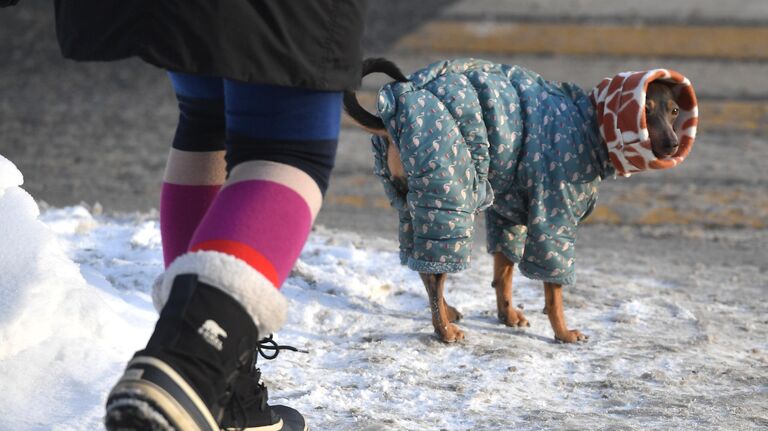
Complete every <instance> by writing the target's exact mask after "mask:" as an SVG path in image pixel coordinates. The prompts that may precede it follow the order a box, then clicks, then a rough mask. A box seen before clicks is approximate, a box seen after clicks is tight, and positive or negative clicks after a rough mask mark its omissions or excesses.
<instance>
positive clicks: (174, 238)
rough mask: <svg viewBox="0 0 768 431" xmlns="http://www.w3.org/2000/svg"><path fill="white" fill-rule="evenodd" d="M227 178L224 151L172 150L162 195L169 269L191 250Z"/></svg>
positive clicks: (162, 230) (165, 257) (162, 227)
mask: <svg viewBox="0 0 768 431" xmlns="http://www.w3.org/2000/svg"><path fill="white" fill-rule="evenodd" d="M225 177H226V164H225V162H224V151H211V152H189V151H180V150H176V149H172V150H171V153H170V154H169V156H168V163H167V165H166V170H165V178H164V180H163V187H162V190H161V193H160V236H161V238H162V243H163V261H164V264H165V267H166V268H167V267H168V266H169V265H170V264H171V262H173V261H174V260H175V259H176V258H177V257H179V256H181V255H182V254H184V253H186V252H187V250H188V249H189V241H190V240H191V239H192V235H193V234H194V233H195V230H196V229H197V226H198V225H199V224H200V221H201V220H202V219H203V216H204V215H205V213H206V212H207V211H208V208H209V207H210V206H211V203H213V200H214V199H215V198H216V195H217V194H218V192H219V190H220V189H221V186H222V185H223V184H224V179H225Z"/></svg>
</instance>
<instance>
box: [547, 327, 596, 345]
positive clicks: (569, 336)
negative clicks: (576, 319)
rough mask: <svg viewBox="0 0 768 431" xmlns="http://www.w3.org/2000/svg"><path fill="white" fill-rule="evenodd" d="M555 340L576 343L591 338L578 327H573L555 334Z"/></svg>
mask: <svg viewBox="0 0 768 431" xmlns="http://www.w3.org/2000/svg"><path fill="white" fill-rule="evenodd" d="M555 340H557V341H559V342H561V343H576V342H581V341H587V340H589V336H587V335H584V334H582V333H581V332H579V331H578V330H576V329H571V330H569V331H568V332H566V333H565V334H555Z"/></svg>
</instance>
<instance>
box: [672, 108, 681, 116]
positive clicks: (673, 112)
mask: <svg viewBox="0 0 768 431" xmlns="http://www.w3.org/2000/svg"><path fill="white" fill-rule="evenodd" d="M679 113H680V110H679V109H677V108H672V115H674V116H677V114H679Z"/></svg>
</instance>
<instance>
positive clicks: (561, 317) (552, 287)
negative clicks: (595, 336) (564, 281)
mask: <svg viewBox="0 0 768 431" xmlns="http://www.w3.org/2000/svg"><path fill="white" fill-rule="evenodd" d="M544 300H545V302H546V305H545V306H544V310H546V312H547V315H548V316H549V323H550V324H551V325H552V329H553V330H554V331H555V339H556V340H559V341H562V342H564V343H574V342H576V341H586V340H587V338H589V337H587V336H586V335H584V334H582V333H581V332H579V331H578V330H576V329H568V326H567V325H566V324H565V313H564V312H563V287H562V286H561V285H559V284H556V283H547V282H544Z"/></svg>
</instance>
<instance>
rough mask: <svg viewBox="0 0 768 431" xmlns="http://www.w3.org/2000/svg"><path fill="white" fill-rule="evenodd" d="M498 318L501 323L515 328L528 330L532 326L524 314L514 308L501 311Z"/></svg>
mask: <svg viewBox="0 0 768 431" xmlns="http://www.w3.org/2000/svg"><path fill="white" fill-rule="evenodd" d="M498 317H499V320H500V321H501V323H503V324H505V325H507V326H511V327H513V328H527V327H530V326H531V324H530V322H528V319H526V318H525V315H524V314H523V312H522V311H520V310H518V309H516V308H514V307H509V308H508V309H506V310H504V311H499V314H498Z"/></svg>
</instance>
